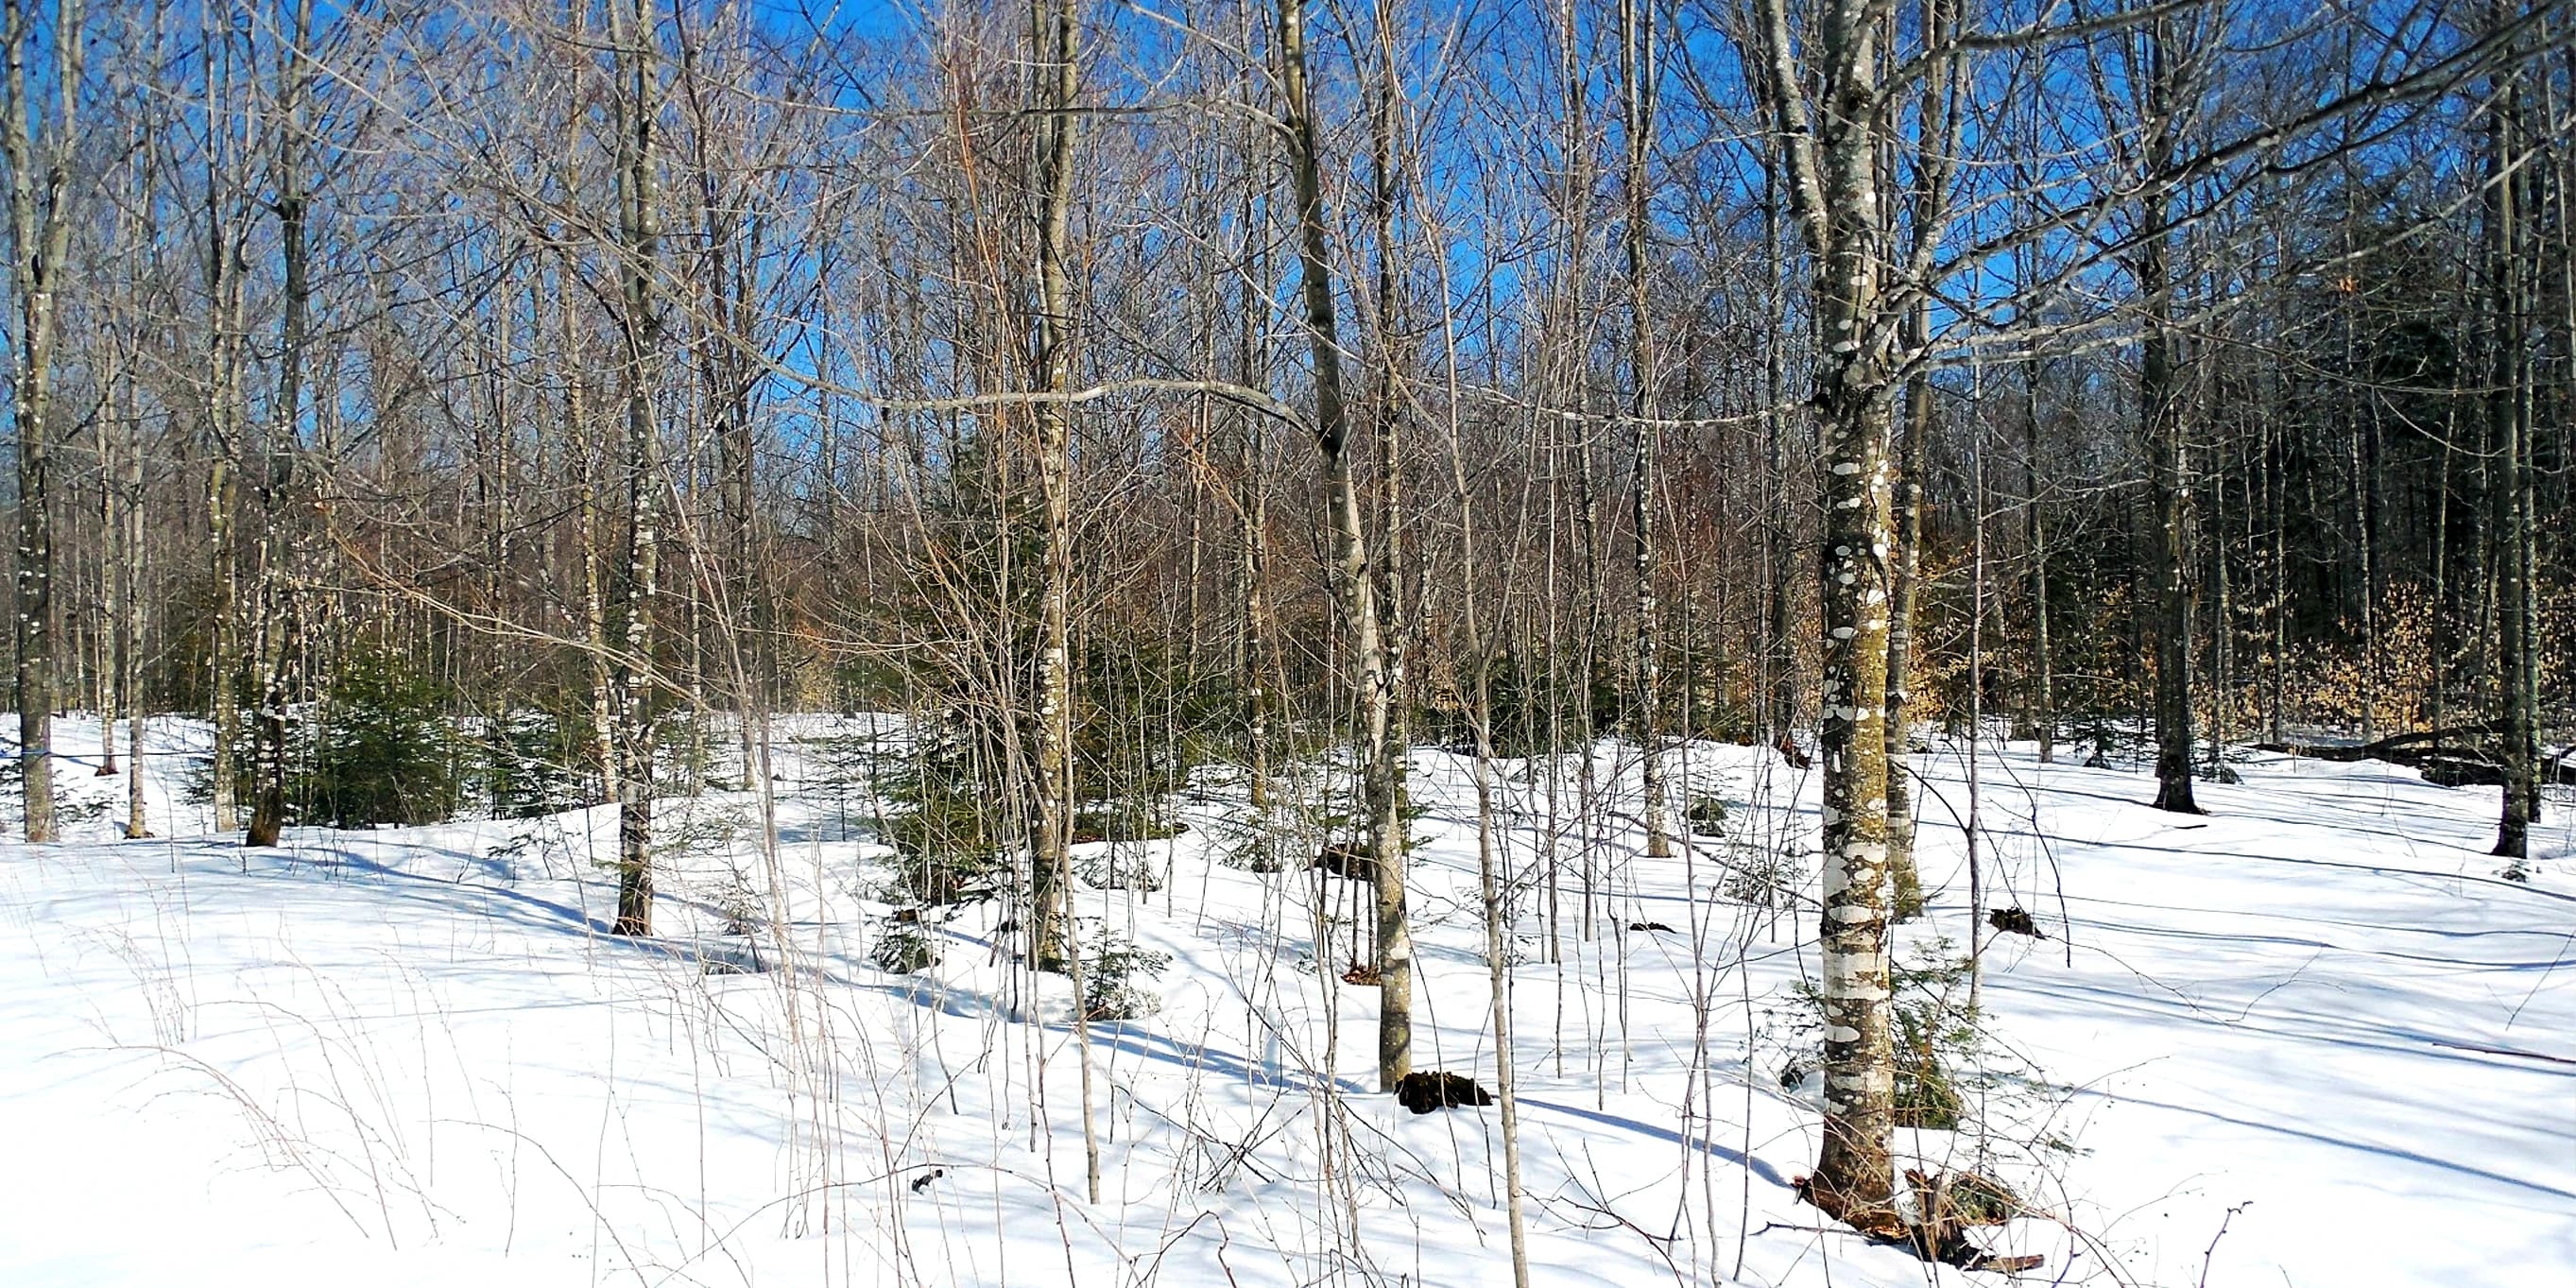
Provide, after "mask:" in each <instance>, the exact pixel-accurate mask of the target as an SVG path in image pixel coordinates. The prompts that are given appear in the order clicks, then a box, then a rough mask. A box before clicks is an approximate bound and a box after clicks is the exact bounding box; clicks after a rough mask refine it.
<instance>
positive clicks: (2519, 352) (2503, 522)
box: [2486, 85, 2540, 873]
mask: <svg viewBox="0 0 2576 1288" xmlns="http://www.w3.org/2000/svg"><path fill="white" fill-rule="evenodd" d="M2518 97H2519V96H2518V94H2517V92H2516V89H2515V88H2514V87H2513V86H2510V85H2507V86H2504V87H2502V92H2501V93H2499V95H2498V96H2497V101H2496V103H2495V104H2494V105H2493V106H2492V107H2490V108H2489V115H2488V118H2487V156H2486V166H2487V195H2486V200H2487V209H2486V215H2487V234H2488V247H2487V256H2486V260H2487V263H2486V270H2487V276H2488V282H2487V289H2488V295H2489V303H2488V307H2489V316H2490V317H2491V318H2492V319H2493V326H2494V337H2493V341H2492V344H2491V347H2490V351H2489V352H2490V358H2489V361H2490V363H2491V367H2490V375H2489V379H2488V393H2487V424H2488V434H2489V438H2490V445H2491V447H2492V449H2493V457H2494V465H2493V467H2492V473H2493V477H2494V479H2495V483H2494V491H2493V494H2492V503H2493V505H2494V507H2495V519H2496V534H2497V535H2496V547H2497V548H2496V555H2495V578H2494V585H2495V595H2494V602H2495V620H2496V670H2497V684H2496V694H2497V698H2498V700H2499V705H2500V706H2501V707H2502V708H2503V710H2502V711H2501V712H2500V713H2499V721H2498V723H2499V724H2500V725H2501V726H2502V732H2501V735H2500V738H2499V742H2500V746H2499V747H2498V751H2499V753H2500V755H2499V757H2498V758H2499V759H2501V760H2502V761H2503V762H2504V801H2503V810H2502V813H2501V816H2500V818H2499V819H2498V821H2497V825H2496V843H2495V849H2494V851H2493V853H2495V854H2496V855H2498V856H2500V857H2502V858H2505V859H2507V860H2509V864H2508V867H2507V869H2506V870H2507V871H2508V872H2514V873H2519V872H2520V871H2521V868H2522V864H2523V863H2524V861H2525V860H2526V859H2527V858H2528V857H2529V854H2530V832H2531V825H2532V824H2534V823H2536V822H2538V821H2539V818H2540V782H2539V776H2538V772H2537V765H2538V761H2539V749H2538V746H2537V742H2538V731H2537V723H2538V721H2537V715H2538V706H2539V700H2538V699H2539V692H2538V689H2539V675H2538V666H2537V660H2536V658H2535V656H2534V653H2535V649H2534V647H2533V646H2534V640H2533V625H2534V621H2533V618H2534V614H2533V612H2532V604H2533V595H2532V584H2531V577H2532V571H2533V567H2532V564H2533V557H2532V556H2533V545H2534V541H2533V531H2532V530H2533V526H2534V515H2533V514H2532V502H2533V489H2532V479H2531V443H2530V437H2531V433H2530V431H2531V420H2532V417H2531V412H2532V402H2531V359H2530V356H2529V354H2528V353H2527V352H2526V349H2527V348H2528V344H2529V332H2528V327H2529V321H2530V314H2531V307H2530V297H2529V268H2528V265H2527V264H2526V263H2525V260H2526V257H2527V247H2526V246H2525V245H2524V237H2523V209H2522V206H2523V195H2524V192H2525V190H2526V185H2527V183H2528V182H2529V181H2528V180H2527V179H2526V178H2524V177H2523V174H2522V171H2523V169H2524V167H2523V165H2522V164H2521V162H2522V160H2523V158H2521V157H2519V156H2517V155H2515V154H2516V152H2517V150H2518V149H2520V148H2521V147H2523V146H2524V145H2523V143H2522V141H2521V139H2520V137H2519V136H2520V130H2519V128H2518V127H2519V124H2520V123H2519V121H2518V120H2517V119H2516V117H2517V114H2518V112H2519V110H2520V104H2519V101H2518Z"/></svg>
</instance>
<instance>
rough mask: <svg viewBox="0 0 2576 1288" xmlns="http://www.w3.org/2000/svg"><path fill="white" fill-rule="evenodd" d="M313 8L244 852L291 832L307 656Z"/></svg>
mask: <svg viewBox="0 0 2576 1288" xmlns="http://www.w3.org/2000/svg"><path fill="white" fill-rule="evenodd" d="M312 22H313V3H312V0H303V3H302V4H300V5H298V6H297V11H296V20H295V28H294V30H293V31H292V32H291V33H289V37H288V38H289V39H290V40H291V41H292V42H293V43H292V47H291V48H289V49H287V50H285V51H283V52H282V53H281V55H280V56H281V58H282V60H283V61H284V63H285V65H286V70H285V73H284V84H283V86H282V87H281V90H280V93H281V97H282V101H281V102H280V103H279V104H278V110H279V114H280V116H281V117H282V118H283V122H282V125H281V127H280V136H279V138H278V142H277V158H276V172H277V194H276V197H275V199H274V201H273V203H272V204H273V206H274V208H275V210H276V211H277V222H278V256H279V261H280V264H281V266H282V268H283V269H284V274H285V291H284V299H283V313H282V316H281V317H280V319H279V324H278V355H277V405H276V407H275V409H274V414H273V415H272V417H271V420H270V424H269V429H268V434H267V436H266V438H267V441H266V443H265V447H266V457H267V459H266V460H265V461H263V462H262V463H261V471H260V485H259V489H258V492H259V498H260V517H261V520H262V522H263V531H262V532H261V534H260V558H259V564H258V566H257V569H256V573H255V576H256V578H257V580H256V582H255V585H254V589H253V592H252V601H253V602H254V603H255V604H257V605H258V606H259V610H260V624H259V640H260V648H259V664H260V665H259V700H258V703H257V705H256V706H255V707H253V709H252V726H251V737H252V743H251V788H252V797H251V815H250V826H249V827H248V828H247V829H246V830H245V831H244V833H243V836H242V844H244V845H249V846H270V845H275V844H277V838H278V833H279V832H280V831H281V830H282V829H283V828H284V827H285V826H286V777H287V763H286V761H287V745H286V741H287V723H286V716H287V703H288V701H289V699H290V696H291V694H290V692H289V685H290V682H291V680H292V677H293V675H294V672H295V669H296V667H297V665H298V663H299V661H300V654H301V653H302V652H303V637H302V631H301V625H302V622H301V618H302V606H301V604H300V603H299V602H298V599H299V594H300V592H299V588H298V586H297V569H296V567H295V561H296V558H297V555H298V548H299V546H300V545H301V543H300V542H299V541H298V540H297V539H296V531H297V529H298V528H299V527H300V526H301V522H302V512H301V507H300V506H299V505H298V503H297V498H296V481H297V480H296V474H297V470H296V461H297V458H298V456H299V454H300V451H301V447H302V436H303V432H304V349H305V342H306V337H307V332H308V329H309V327H308V323H309V311H310V308H311V302H312V280H311V276H310V272H309V269H310V263H309V250H308V247H307V246H306V243H305V232H306V229H305V214H306V195H305V192H304V164H303V162H304V153H303V148H304V86H305V84H306V79H307V75H308V73H307V70H306V69H307V68H308V67H309V66H310V64H309V63H308V62H307V61H306V56H305V46H306V44H307V40H308V37H309V36H310V35H311V32H312Z"/></svg>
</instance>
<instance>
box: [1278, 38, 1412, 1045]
mask: <svg viewBox="0 0 2576 1288" xmlns="http://www.w3.org/2000/svg"><path fill="white" fill-rule="evenodd" d="M1279 58H1280V85H1281V91H1282V94H1283V97H1284V98H1285V100H1286V103H1285V106H1286V109H1287V120H1286V122H1285V124H1286V126H1287V137H1288V166H1289V172H1290V177H1291V180H1292V182H1293V183H1294V184H1295V189H1296V200H1297V260H1298V270H1299V276H1300V278H1301V294H1302V296H1303V301H1304V306H1305V327H1306V338H1307V344H1308V350H1309V354H1310V358H1311V361H1312V365H1313V367H1314V380H1315V426H1314V429H1315V449H1316V452H1317V454H1318V455H1319V456H1321V457H1322V460H1323V467H1324V488H1325V506H1326V511H1327V512H1326V515H1325V521H1326V523H1327V524H1329V525H1330V527H1331V528H1332V551H1331V574H1332V582H1333V593H1334V597H1335V599H1336V600H1337V601H1338V607H1339V609H1340V613H1341V617H1342V621H1343V624H1344V626H1345V628H1346V629H1348V630H1349V631H1350V632H1351V636H1352V646H1351V653H1352V656H1353V658H1354V659H1355V660H1356V661H1357V663H1358V665H1359V671H1360V675H1359V692H1360V698H1361V722H1362V735H1361V737H1362V743H1361V759H1362V762H1363V763H1364V764H1365V766H1366V773H1367V775H1368V781H1367V783H1366V785H1365V787H1364V788H1363V793H1362V794H1363V797H1364V801H1365V804H1366V805H1367V807H1368V811H1369V816H1370V817H1371V819H1372V820H1380V819H1383V818H1384V817H1385V815H1386V814H1387V813H1388V812H1389V811H1391V810H1393V809H1394V808H1395V801H1394V795H1395V786H1396V781H1397V780H1396V760H1395V758H1396V756H1397V755H1398V751H1397V749H1396V748H1394V747H1392V746H1390V745H1389V737H1388V735H1389V733H1390V732H1391V729H1392V724H1391V720H1390V716H1391V712H1390V711H1389V707H1390V705H1391V703H1390V697H1391V688H1390V685H1391V682H1392V677H1391V676H1390V675H1389V674H1388V666H1387V656H1386V649H1385V645H1384V644H1383V642H1382V638H1381V634H1380V631H1379V623H1378V608H1377V603H1376V595H1375V593H1374V588H1373V587H1372V585H1371V579H1370V576H1369V558H1368V542H1367V537H1366V534H1365V533H1364V531H1363V529H1362V527H1361V517H1360V515H1361V511H1360V499H1359V489H1358V486H1357V484H1356V483H1355V481H1354V480H1353V478H1352V470H1351V458H1350V415H1349V410H1348V407H1347V405H1346V404H1345V402H1344V397H1343V384H1342V345H1341V338H1340V334H1339V330H1338V327H1337V324H1336V322H1335V318H1334V305H1333V280H1332V252H1331V247H1330V243H1329V237H1330V228H1331V224H1330V221H1329V220H1328V219H1327V217H1326V213H1325V210H1324V195H1323V175H1322V161H1321V157H1320V156H1319V149H1320V146H1321V141H1320V137H1321V130H1320V128H1319V127H1318V125H1317V124H1316V121H1315V116H1314V109H1313V104H1312V102H1311V99H1310V96H1309V93H1308V88H1307V82H1306V37H1305V0H1279ZM1372 857H1373V858H1374V859H1375V860H1376V867H1377V896H1378V899H1377V932H1378V933H1377V940H1378V1083H1379V1087H1380V1089H1381V1090H1388V1091H1392V1090H1394V1088H1395V1084H1396V1083H1397V1082H1398V1081H1400V1080H1402V1079H1403V1077H1404V1075H1405V1074H1407V1073H1409V1072H1411V1071H1412V1068H1413V1014H1412V1011H1413V940H1412V934H1411V929H1410V927H1409V926H1408V925H1407V923H1406V917H1405V898H1404V893H1405V892H1404V866H1405V864H1404V847H1403V846H1402V845H1401V844H1397V845H1395V846H1394V847H1392V849H1391V850H1389V851H1388V852H1385V853H1379V854H1375V855H1373V856H1372Z"/></svg>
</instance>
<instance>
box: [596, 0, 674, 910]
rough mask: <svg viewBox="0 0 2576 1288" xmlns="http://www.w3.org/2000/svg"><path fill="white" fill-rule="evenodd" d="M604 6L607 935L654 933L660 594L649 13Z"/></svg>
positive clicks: (640, 6) (638, 7)
mask: <svg viewBox="0 0 2576 1288" xmlns="http://www.w3.org/2000/svg"><path fill="white" fill-rule="evenodd" d="M629 2H630V4H631V9H621V8H620V7H619V6H617V5H611V6H609V10H608V14H609V24H610V30H609V40H610V42H611V45H612V46H613V48H614V49H615V50H616V54H617V61H618V64H619V70H620V72H621V73H622V76H621V79H623V80H624V81H625V84H624V85H623V86H621V87H620V89H621V90H622V92H621V93H619V94H617V95H616V102H617V119H616V122H615V124H616V127H617V144H616V147H617V203H618V209H617V230H618V240H619V250H620V252H621V253H622V255H623V257H624V259H625V261H626V272H625V273H623V274H622V275H621V276H622V278H623V283H622V286H623V302H624V306H625V307H624V309H623V316H622V317H621V318H620V319H619V320H620V322H621V324H622V329H623V331H624V339H625V350H626V351H625V353H624V354H623V355H622V357H623V359H624V361H623V362H622V363H621V364H620V365H621V366H622V368H623V376H624V384H625V394H626V475H627V504H628V510H629V518H628V522H627V530H626V569H625V574H626V575H625V580H624V586H623V588H622V589H623V597H624V599H625V603H624V604H623V605H622V607H623V608H624V609H625V614H624V618H623V621H622V622H621V623H620V631H619V636H620V638H619V639H618V641H617V649H616V656H615V660H614V662H613V663H612V665H611V666H610V668H609V691H610V694H611V696H612V699H613V702H614V705H615V708H616V720H617V731H616V743H617V761H618V765H617V777H618V784H617V786H618V798H617V919H616V921H615V922H614V923H613V925H612V926H611V928H610V930H611V933H613V934H619V935H649V934H652V933H653V714H652V708H653V703H652V700H651V699H652V689H653V685H654V668H653V651H654V634H653V632H654V609H655V599H656V595H657V593H658V590H659V586H658V582H659V576H660V560H661V533H660V530H659V528H658V526H657V525H658V523H659V521H660V520H659V513H660V506H661V490H662V477H661V474H662V471H661V446H660V443H661V434H660V430H659V428H658V427H657V426H656V425H655V423H654V418H653V384H654V381H653V376H654V367H655V365H656V364H657V363H658V361H659V360H660V357H661V347H662V346H661V339H662V326H661V319H660V317H659V314H658V309H657V307H656V304H655V301H654V299H653V289H654V287H653V271H654V264H653V261H654V256H655V253H656V250H657V245H658V238H657V235H656V233H655V231H654V226H653V118H654V106H653V103H652V100H651V98H650V97H649V91H650V89H651V87H652V84H653V72H652V54H651V51H650V49H649V47H648V46H649V42H650V41H651V40H652V31H653V28H652V10H651V9H650V7H649V6H648V5H647V4H646V3H645V0H629Z"/></svg>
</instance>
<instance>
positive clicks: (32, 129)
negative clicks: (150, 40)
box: [0, 0, 89, 843]
mask: <svg viewBox="0 0 2576 1288" xmlns="http://www.w3.org/2000/svg"><path fill="white" fill-rule="evenodd" d="M81 25H82V24H81V6H80V5H79V4H78V3H77V2H76V0H65V2H64V3H63V4H62V6H61V7H60V9H59V10H58V11H57V15H56V25H55V31H54V34H53V39H52V40H51V42H50V45H51V50H52V56H53V65H52V66H50V67H47V68H43V69H41V70H40V71H39V72H38V79H39V80H40V81H41V82H42V84H43V88H45V89H50V90H51V91H52V92H53V94H54V107H53V112H52V119H51V120H50V121H48V122H45V123H44V128H43V129H42V137H41V138H40V137H38V135H39V129H38V124H37V122H36V120H35V107H34V105H33V103H32V101H31V100H30V98H29V86H28V80H29V68H28V61H29V59H30V57H31V56H32V55H34V53H35V52H36V50H37V48H38V46H39V42H38V40H37V38H36V34H35V19H34V18H33V16H32V15H30V14H29V13H28V12H27V9H26V0H7V4H6V7H5V9H0V27H5V31H0V40H5V42H6V44H7V52H6V58H7V63H8V67H7V76H8V82H7V85H6V94H7V100H8V101H7V110H8V118H7V121H6V123H5V128H0V147H5V148H6V150H7V156H8V162H9V245H10V248H11V252H12V254H11V258H10V278H11V280H10V288H11V293H12V294H13V295H14V296H15V297H16V299H17V305H18V317H17V325H16V326H15V327H14V328H12V330H13V331H14V332H15V334H14V335H13V337H12V339H13V340H15V342H16V343H15V344H14V345H13V348H14V350H15V356H16V367H15V370H13V371H12V372H11V373H10V375H11V379H10V382H9V384H10V388H11V390H12V391H13V394H14V398H13V405H12V407H11V413H12V415H11V423H12V424H13V425H14V426H15V427H16V430H17V433H16V437H17V440H18V558H17V575H16V578H15V580H14V581H13V583H12V584H13V587H14V589H15V591H16V600H17V602H16V606H15V607H16V626H15V631H16V639H17V652H18V663H17V673H16V692H15V696H16V699H17V704H18V769H19V773H20V776H21V777H20V790H21V800H22V803H23V804H24V807H25V818H26V836H27V840H28V841H29V842H31V843H32V842H42V841H50V840H53V839H54V777H53V765H54V761H53V748H52V745H51V744H52V741H53V714H54V713H53V706H54V685H53V664H54V647H55V637H56V634H57V632H56V628H55V625H54V608H53V576H54V524H53V508H52V503H51V501H50V500H49V498H48V493H47V489H48V487H49V486H50V484H51V480H52V468H53V467H52V460H51V452H50V448H51V445H52V442H53V437H54V435H55V434H56V433H57V432H59V431H58V428H57V427H56V426H55V424H54V421H53V410H54V409H53V393H54V389H53V381H54V370H53V368H54V354H55V349H56V347H57V344H58V342H59V339H60V335H61V325H60V324H61V319H60V314H59V310H58V308H57V305H58V303H59V301H58V298H57V294H56V293H57V291H59V290H60V288H61V285H62V282H61V279H62V276H63V274H64V273H65V272H67V271H68V268H69V265H68V263H67V261H68V258H69V252H70V245H71V193H72V180H71V174H70V167H71V154H72V149H73V147H74V146H75V143H76V141H77V139H78V137H79V133H78V132H79V104H80V85H81V64H82V59H83V56H84V54H85V52H86V51H87V49H88V46H89V42H88V40H87V39H86V38H85V37H83V36H82V34H81Z"/></svg>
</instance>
